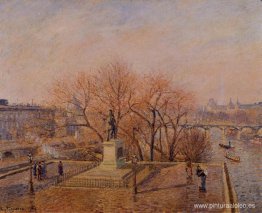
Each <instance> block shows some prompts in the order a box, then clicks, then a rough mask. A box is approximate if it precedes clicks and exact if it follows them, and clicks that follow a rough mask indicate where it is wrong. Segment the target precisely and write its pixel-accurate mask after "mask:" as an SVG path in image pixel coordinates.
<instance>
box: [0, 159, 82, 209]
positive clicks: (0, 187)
mask: <svg viewBox="0 0 262 213" xmlns="http://www.w3.org/2000/svg"><path fill="white" fill-rule="evenodd" d="M57 165H58V163H51V164H49V165H47V178H46V179H45V180H41V181H38V180H36V179H35V178H34V177H33V186H34V190H35V192H38V191H40V190H42V189H45V188H47V187H48V186H50V185H51V184H53V183H54V180H55V177H56V176H57ZM81 165H82V164H77V163H75V162H74V163H72V162H64V172H65V173H67V172H68V171H71V170H74V169H76V168H77V167H80V166H81ZM29 181H30V170H27V171H24V172H20V173H17V174H14V175H10V176H8V177H6V178H4V179H1V180H0V195H1V197H0V207H5V206H8V205H9V204H11V203H12V204H13V203H14V201H15V202H16V200H17V199H20V198H21V197H23V196H26V195H27V194H28V193H29Z"/></svg>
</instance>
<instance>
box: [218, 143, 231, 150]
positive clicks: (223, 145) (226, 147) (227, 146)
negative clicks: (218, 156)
mask: <svg viewBox="0 0 262 213" xmlns="http://www.w3.org/2000/svg"><path fill="white" fill-rule="evenodd" d="M219 146H221V147H222V148H225V149H231V148H234V146H232V145H231V146H230V145H226V144H222V143H220V144H219Z"/></svg>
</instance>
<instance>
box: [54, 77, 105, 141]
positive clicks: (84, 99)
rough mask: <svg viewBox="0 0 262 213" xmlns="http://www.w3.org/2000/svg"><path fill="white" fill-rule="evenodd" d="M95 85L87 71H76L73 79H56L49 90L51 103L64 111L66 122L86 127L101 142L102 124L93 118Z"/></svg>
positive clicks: (94, 115) (94, 112)
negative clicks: (76, 73)
mask: <svg viewBox="0 0 262 213" xmlns="http://www.w3.org/2000/svg"><path fill="white" fill-rule="evenodd" d="M95 86H96V85H95V82H94V78H93V76H92V75H90V74H87V73H78V75H77V76H76V78H75V79H68V78H67V79H62V80H59V81H56V82H55V84H54V86H53V88H52V90H51V94H52V98H53V99H52V103H53V104H54V105H55V106H57V107H59V108H62V109H63V110H64V111H65V116H66V117H67V123H69V124H70V125H73V126H78V127H86V128H88V129H89V130H90V131H91V132H92V133H94V135H95V136H96V137H97V138H98V139H99V140H100V141H101V142H103V140H104V137H103V133H102V131H101V127H102V126H103V124H102V122H101V120H100V119H95V118H96V117H97V114H96V110H94V107H93V106H94V105H96V103H97V100H96V99H95V95H94V94H95ZM99 127H100V128H99Z"/></svg>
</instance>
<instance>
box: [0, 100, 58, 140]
mask: <svg viewBox="0 0 262 213" xmlns="http://www.w3.org/2000/svg"><path fill="white" fill-rule="evenodd" d="M54 116H55V111H54V110H53V109H49V108H45V107H41V106H37V105H30V104H26V105H25V104H12V105H9V104H8V101H7V100H6V99H0V140H15V139H18V138H22V137H24V136H25V135H26V134H36V135H38V136H41V135H43V134H47V135H49V136H50V137H52V135H53V134H54V132H55V120H54Z"/></svg>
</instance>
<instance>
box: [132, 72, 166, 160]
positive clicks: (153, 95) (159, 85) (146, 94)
mask: <svg viewBox="0 0 262 213" xmlns="http://www.w3.org/2000/svg"><path fill="white" fill-rule="evenodd" d="M169 85H170V81H169V80H168V79H167V78H165V77H164V76H163V75H162V74H158V75H153V76H146V77H144V78H143V80H142V81H141V88H140V90H139V91H138V93H137V96H136V97H137V99H136V101H134V102H133V103H129V107H130V109H131V111H132V112H133V113H135V114H136V115H137V116H139V117H140V118H141V119H142V120H143V121H144V122H145V124H146V126H147V130H148V134H149V139H148V140H147V139H146V140H145V141H146V143H148V144H149V146H150V160H151V161H153V160H154V150H155V149H156V147H155V142H156V135H157V131H158V130H159V128H160V127H161V122H160V120H159V118H158V115H157V111H158V109H159V108H160V106H161V105H162V101H163V96H164V94H165V93H166V92H167V91H168V88H169Z"/></svg>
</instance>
